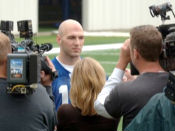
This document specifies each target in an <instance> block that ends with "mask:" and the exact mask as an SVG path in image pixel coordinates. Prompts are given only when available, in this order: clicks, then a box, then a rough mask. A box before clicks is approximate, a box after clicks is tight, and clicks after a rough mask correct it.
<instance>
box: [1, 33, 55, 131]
mask: <svg viewBox="0 0 175 131" xmlns="http://www.w3.org/2000/svg"><path fill="white" fill-rule="evenodd" d="M8 53H11V44H10V40H9V38H8V37H7V36H6V35H4V34H3V33H0V92H1V93H0V104H1V107H0V112H1V115H0V130H1V131H45V130H48V131H53V130H54V128H55V124H56V118H55V112H54V110H55V109H54V105H53V101H52V100H51V99H50V98H49V95H48V93H47V92H46V89H45V88H44V87H43V86H42V85H40V84H39V85H38V88H36V90H35V92H33V94H29V95H22V94H21V95H15V94H7V91H6V88H7V86H8V83H7V75H6V74H7V55H8Z"/></svg>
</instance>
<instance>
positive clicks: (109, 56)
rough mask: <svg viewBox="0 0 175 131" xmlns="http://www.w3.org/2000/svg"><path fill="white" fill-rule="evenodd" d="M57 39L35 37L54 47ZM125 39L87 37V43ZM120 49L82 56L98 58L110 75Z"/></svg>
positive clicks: (112, 41)
mask: <svg viewBox="0 0 175 131" xmlns="http://www.w3.org/2000/svg"><path fill="white" fill-rule="evenodd" d="M55 39H56V35H52V36H39V37H37V38H35V37H34V41H35V42H37V43H48V42H50V43H52V44H53V45H54V47H58V45H57V43H56V40H55ZM125 39H127V37H85V45H99V44H106V43H119V42H120V43H121V42H124V40H125ZM19 40H20V39H19ZM119 51H120V50H119V49H112V50H111V49H110V50H100V51H98V50H97V51H86V52H82V54H81V56H82V57H92V58H94V59H96V60H97V61H99V62H100V64H101V65H102V66H103V68H104V69H105V72H106V74H107V75H110V74H111V72H112V71H113V69H114V67H115V65H116V63H117V61H118V58H119ZM56 55H57V54H55V55H49V57H50V58H51V59H52V58H54V57H55V56H56ZM118 131H122V122H120V124H119V127H118Z"/></svg>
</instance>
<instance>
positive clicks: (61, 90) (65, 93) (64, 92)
mask: <svg viewBox="0 0 175 131" xmlns="http://www.w3.org/2000/svg"><path fill="white" fill-rule="evenodd" d="M59 93H60V94H62V104H68V87H67V85H61V86H60V88H59Z"/></svg>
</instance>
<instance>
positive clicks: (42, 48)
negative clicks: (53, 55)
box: [40, 43, 53, 51]
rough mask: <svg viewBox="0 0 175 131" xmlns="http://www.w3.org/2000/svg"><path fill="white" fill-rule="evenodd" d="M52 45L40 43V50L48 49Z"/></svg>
mask: <svg viewBox="0 0 175 131" xmlns="http://www.w3.org/2000/svg"><path fill="white" fill-rule="evenodd" d="M52 47H53V46H52V44H50V43H45V44H41V46H40V50H44V51H49V50H51V49H52Z"/></svg>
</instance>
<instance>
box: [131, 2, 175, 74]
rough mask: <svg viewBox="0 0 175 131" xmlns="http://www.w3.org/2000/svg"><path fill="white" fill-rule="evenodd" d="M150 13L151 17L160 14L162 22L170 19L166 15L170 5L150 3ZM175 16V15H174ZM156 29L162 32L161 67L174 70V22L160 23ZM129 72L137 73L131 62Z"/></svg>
mask: <svg viewBox="0 0 175 131" xmlns="http://www.w3.org/2000/svg"><path fill="white" fill-rule="evenodd" d="M149 10H150V14H151V16H152V17H154V16H159V15H160V16H161V20H162V23H163V22H164V21H165V20H168V19H170V17H169V16H166V13H167V12H168V11H171V12H172V13H173V15H174V12H173V10H172V5H171V4H170V3H168V2H167V3H163V4H161V5H157V6H155V5H152V6H150V7H149ZM174 17H175V15H174ZM157 29H158V30H159V31H160V33H161V34H162V38H163V42H162V47H163V49H162V53H161V54H160V57H159V61H160V65H161V66H162V68H163V69H164V70H166V71H171V70H175V65H174V64H173V63H175V24H162V25H160V26H158V27H157ZM130 68H131V74H132V75H138V74H139V72H138V70H137V69H136V68H135V67H134V65H133V63H132V62H131V63H130Z"/></svg>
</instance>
